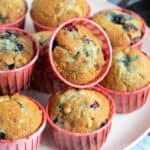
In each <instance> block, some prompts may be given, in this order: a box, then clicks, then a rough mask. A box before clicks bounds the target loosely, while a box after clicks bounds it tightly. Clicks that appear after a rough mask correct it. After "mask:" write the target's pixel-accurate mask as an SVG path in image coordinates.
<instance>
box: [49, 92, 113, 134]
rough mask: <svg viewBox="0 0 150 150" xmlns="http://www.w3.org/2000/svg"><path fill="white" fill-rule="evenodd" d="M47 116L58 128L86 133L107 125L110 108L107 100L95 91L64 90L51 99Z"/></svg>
mask: <svg viewBox="0 0 150 150" xmlns="http://www.w3.org/2000/svg"><path fill="white" fill-rule="evenodd" d="M49 115H50V117H51V119H52V120H53V121H54V123H56V124H57V125H58V126H59V127H60V128H63V129H66V130H69V131H72V132H78V133H87V132H90V131H94V130H97V129H99V128H101V127H103V126H104V125H105V124H106V123H107V121H108V119H109V116H110V106H109V101H108V99H107V98H106V97H105V96H103V95H102V94H101V93H99V92H97V91H95V90H89V89H66V90H64V91H58V92H57V93H56V94H55V95H54V96H53V97H52V99H51V105H50V108H49Z"/></svg>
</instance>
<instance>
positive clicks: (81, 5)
mask: <svg viewBox="0 0 150 150" xmlns="http://www.w3.org/2000/svg"><path fill="white" fill-rule="evenodd" d="M88 12H89V5H88V3H87V1H86V0H55V1H52V0H34V1H33V3H32V8H31V15H32V17H33V19H34V20H36V21H37V22H38V23H40V24H42V25H45V26H51V27H57V26H59V25H60V24H61V23H63V22H65V21H67V20H69V19H73V18H79V17H80V18H84V17H87V15H88Z"/></svg>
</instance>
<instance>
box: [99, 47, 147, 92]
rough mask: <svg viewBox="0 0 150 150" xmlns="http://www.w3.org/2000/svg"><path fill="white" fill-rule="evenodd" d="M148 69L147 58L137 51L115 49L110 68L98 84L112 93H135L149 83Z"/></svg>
mask: <svg viewBox="0 0 150 150" xmlns="http://www.w3.org/2000/svg"><path fill="white" fill-rule="evenodd" d="M149 68H150V59H149V57H147V56H145V54H144V53H142V52H140V51H139V50H138V49H132V48H115V49H114V50H113V60H112V66H111V68H110V70H109V72H108V74H107V75H106V77H105V78H104V80H103V81H102V82H101V83H100V84H101V85H102V86H104V87H105V88H107V89H110V90H114V91H124V92H131V91H135V90H138V89H140V88H142V87H144V86H146V85H148V84H149V83H150V69H149Z"/></svg>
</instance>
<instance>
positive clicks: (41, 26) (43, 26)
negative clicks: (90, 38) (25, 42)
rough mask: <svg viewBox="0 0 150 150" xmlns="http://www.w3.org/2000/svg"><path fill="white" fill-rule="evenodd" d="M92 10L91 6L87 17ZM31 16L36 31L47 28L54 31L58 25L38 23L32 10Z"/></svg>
mask: <svg viewBox="0 0 150 150" xmlns="http://www.w3.org/2000/svg"><path fill="white" fill-rule="evenodd" d="M90 10H91V9H90V6H89V10H88V13H87V16H86V17H85V18H88V17H89V15H90ZM30 16H31V19H32V21H33V25H34V29H35V31H36V32H39V31H46V30H50V31H54V30H55V29H56V27H52V26H45V25H42V24H40V23H38V22H37V21H36V20H35V19H33V17H32V14H31V12H30Z"/></svg>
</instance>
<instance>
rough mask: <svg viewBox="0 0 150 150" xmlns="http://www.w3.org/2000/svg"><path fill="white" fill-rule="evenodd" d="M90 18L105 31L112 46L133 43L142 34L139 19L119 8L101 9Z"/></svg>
mask: <svg viewBox="0 0 150 150" xmlns="http://www.w3.org/2000/svg"><path fill="white" fill-rule="evenodd" d="M91 19H92V20H93V21H95V22H96V23H97V24H99V25H100V26H101V27H102V28H103V29H104V30H105V31H106V33H107V34H108V36H109V38H110V41H111V43H112V46H113V47H117V46H130V45H133V44H135V43H137V42H138V41H139V40H140V39H141V38H142V36H143V31H142V30H143V29H142V23H141V19H140V18H139V17H137V16H135V15H132V14H129V13H127V12H123V11H121V10H106V11H102V12H100V13H98V14H96V15H95V16H93V17H92V18H91Z"/></svg>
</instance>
